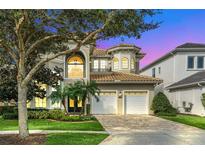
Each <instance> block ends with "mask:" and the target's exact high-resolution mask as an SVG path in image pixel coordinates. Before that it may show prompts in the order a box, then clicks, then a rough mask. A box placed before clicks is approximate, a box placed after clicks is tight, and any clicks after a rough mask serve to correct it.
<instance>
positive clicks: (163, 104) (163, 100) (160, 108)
mask: <svg viewBox="0 0 205 154" xmlns="http://www.w3.org/2000/svg"><path fill="white" fill-rule="evenodd" d="M151 110H153V112H154V114H156V115H159V114H161V113H162V114H165V113H166V114H172V115H176V113H177V110H176V109H175V108H174V107H172V105H171V104H170V102H169V100H168V98H167V96H166V95H165V94H163V93H162V92H159V93H158V94H157V95H155V97H154V99H153V103H152V106H151Z"/></svg>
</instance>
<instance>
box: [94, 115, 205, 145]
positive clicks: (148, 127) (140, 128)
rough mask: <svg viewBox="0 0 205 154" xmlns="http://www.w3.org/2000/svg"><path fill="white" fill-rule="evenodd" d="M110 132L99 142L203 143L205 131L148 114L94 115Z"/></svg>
mask: <svg viewBox="0 0 205 154" xmlns="http://www.w3.org/2000/svg"><path fill="white" fill-rule="evenodd" d="M96 117H97V119H98V120H99V121H100V123H101V124H102V125H103V127H104V128H105V129H106V131H108V132H109V133H110V134H111V135H110V136H109V137H108V138H107V139H105V140H104V141H103V142H102V143H101V144H121V145H122V144H127V145H133V144H134V145H170V144H171V145H172V144H173V145H174V144H205V130H202V129H198V128H195V127H191V126H188V125H184V124H179V123H176V122H172V121H168V120H165V119H161V118H158V117H154V116H149V115H125V116H118V115H96Z"/></svg>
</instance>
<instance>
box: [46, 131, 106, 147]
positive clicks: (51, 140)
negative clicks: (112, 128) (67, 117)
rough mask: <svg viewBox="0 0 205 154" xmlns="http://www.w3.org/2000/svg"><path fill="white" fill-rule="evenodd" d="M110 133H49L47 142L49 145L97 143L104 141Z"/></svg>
mask: <svg viewBox="0 0 205 154" xmlns="http://www.w3.org/2000/svg"><path fill="white" fill-rule="evenodd" d="M106 137H108V134H86V133H83V134H81V133H57V134H48V135H47V139H46V143H45V144H48V145H96V144H99V143H100V142H102V141H103V140H104V139H105V138H106Z"/></svg>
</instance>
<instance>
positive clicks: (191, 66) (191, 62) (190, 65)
mask: <svg viewBox="0 0 205 154" xmlns="http://www.w3.org/2000/svg"><path fill="white" fill-rule="evenodd" d="M187 68H188V69H194V56H188V60H187Z"/></svg>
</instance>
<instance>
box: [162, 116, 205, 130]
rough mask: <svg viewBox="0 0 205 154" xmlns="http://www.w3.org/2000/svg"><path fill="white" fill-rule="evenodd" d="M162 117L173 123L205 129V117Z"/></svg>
mask: <svg viewBox="0 0 205 154" xmlns="http://www.w3.org/2000/svg"><path fill="white" fill-rule="evenodd" d="M160 117H161V118H164V119H168V120H171V121H175V122H179V123H183V124H187V125H190V126H194V127H198V128H201V129H205V117H199V116H194V115H180V114H179V115H177V116H160Z"/></svg>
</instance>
